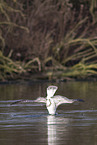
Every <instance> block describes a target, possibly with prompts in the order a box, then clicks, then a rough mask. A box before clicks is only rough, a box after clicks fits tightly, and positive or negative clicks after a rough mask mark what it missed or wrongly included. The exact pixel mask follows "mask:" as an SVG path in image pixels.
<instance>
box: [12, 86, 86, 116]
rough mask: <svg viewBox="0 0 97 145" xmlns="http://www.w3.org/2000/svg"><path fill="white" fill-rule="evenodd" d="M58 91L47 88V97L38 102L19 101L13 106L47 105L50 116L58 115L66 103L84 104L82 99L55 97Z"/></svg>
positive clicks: (55, 88)
mask: <svg viewBox="0 0 97 145" xmlns="http://www.w3.org/2000/svg"><path fill="white" fill-rule="evenodd" d="M57 89H58V87H57V86H49V87H48V88H47V97H46V98H44V97H38V98H37V99H36V100H18V101H16V102H13V103H12V104H11V105H13V104H16V103H25V102H39V103H45V104H46V107H47V110H48V113H49V114H50V115H55V114H56V109H57V107H58V106H59V105H61V104H66V103H73V102H75V101H81V102H84V100H82V99H68V98H67V97H64V96H60V95H56V96H54V94H55V92H56V90H57Z"/></svg>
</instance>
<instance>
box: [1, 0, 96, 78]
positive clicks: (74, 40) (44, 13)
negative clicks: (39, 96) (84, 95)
mask: <svg viewBox="0 0 97 145" xmlns="http://www.w3.org/2000/svg"><path fill="white" fill-rule="evenodd" d="M96 76H97V0H86V1H84V0H75V1H74V0H27V1H26V0H22V1H20V0H10V1H9V0H1V1H0V80H3V81H4V80H12V79H13V80H15V79H32V80H33V79H49V80H58V79H59V80H71V79H87V78H91V77H92V78H96Z"/></svg>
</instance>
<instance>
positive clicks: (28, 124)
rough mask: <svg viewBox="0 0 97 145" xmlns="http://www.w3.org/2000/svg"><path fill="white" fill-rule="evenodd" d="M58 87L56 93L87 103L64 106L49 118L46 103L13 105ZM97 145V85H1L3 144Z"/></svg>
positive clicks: (90, 83) (0, 115)
mask: <svg viewBox="0 0 97 145" xmlns="http://www.w3.org/2000/svg"><path fill="white" fill-rule="evenodd" d="M49 85H57V86H58V88H59V89H58V90H57V92H56V94H60V95H64V96H66V97H68V98H75V99H76V98H81V99H84V100H85V102H84V103H74V104H65V105H61V106H59V107H58V109H57V115H55V116H52V115H48V112H47V110H46V107H45V105H44V104H38V103H26V104H17V105H14V106H11V105H10V103H12V102H13V101H15V100H18V99H32V100H33V99H36V98H37V97H39V96H46V88H47V87H48V86H49ZM96 143H97V83H96V82H68V83H46V82H45V83H31V82H30V83H29V82H27V83H26V82H25V83H21V84H9V85H0V145H13V144H14V145H30V144H31V145H32V144H33V145H34V144H36V145H43V144H44V145H87V144H88V145H95V144H96Z"/></svg>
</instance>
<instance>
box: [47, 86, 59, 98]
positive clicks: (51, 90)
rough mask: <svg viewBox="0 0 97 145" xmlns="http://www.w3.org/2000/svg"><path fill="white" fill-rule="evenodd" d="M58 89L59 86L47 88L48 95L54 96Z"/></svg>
mask: <svg viewBox="0 0 97 145" xmlns="http://www.w3.org/2000/svg"><path fill="white" fill-rule="evenodd" d="M57 89H58V87H57V86H49V87H48V88H47V96H48V97H53V96H54V94H55V92H56V90H57Z"/></svg>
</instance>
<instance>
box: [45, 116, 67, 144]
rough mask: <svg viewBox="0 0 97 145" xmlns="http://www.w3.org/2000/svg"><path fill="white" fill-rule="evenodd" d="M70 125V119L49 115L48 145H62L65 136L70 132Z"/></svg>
mask: <svg viewBox="0 0 97 145" xmlns="http://www.w3.org/2000/svg"><path fill="white" fill-rule="evenodd" d="M68 123H69V119H68V118H62V117H57V116H52V115H49V116H48V117H47V130H48V145H56V144H60V141H61V138H62V136H63V134H65V133H66V132H68V130H67V129H68V128H67V125H68ZM66 136H67V134H66ZM64 140H66V138H64Z"/></svg>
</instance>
